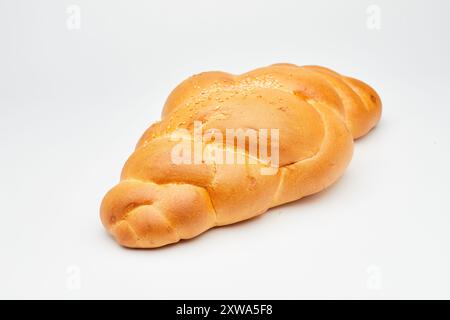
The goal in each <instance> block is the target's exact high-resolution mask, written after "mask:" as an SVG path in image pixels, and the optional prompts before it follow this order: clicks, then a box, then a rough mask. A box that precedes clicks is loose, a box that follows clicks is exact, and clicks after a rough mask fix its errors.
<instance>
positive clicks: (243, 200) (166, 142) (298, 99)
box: [100, 64, 381, 248]
mask: <svg viewBox="0 0 450 320" xmlns="http://www.w3.org/2000/svg"><path fill="white" fill-rule="evenodd" d="M380 116H381V101H380V98H379V97H378V95H377V93H376V92H375V91H374V90H373V89H372V88H371V87H369V86H368V85H367V84H365V83H363V82H361V81H358V80H356V79H352V78H348V77H345V76H342V75H340V74H338V73H335V72H333V71H331V70H329V69H326V68H323V67H317V66H305V67H298V66H295V65H291V64H276V65H272V66H269V67H264V68H260V69H256V70H253V71H251V72H248V73H245V74H242V75H240V76H234V75H231V74H228V73H224V72H205V73H201V74H198V75H195V76H193V77H191V78H189V79H187V80H185V81H184V82H182V83H181V84H180V85H179V86H178V87H176V88H175V90H174V91H173V92H172V93H171V94H170V96H169V97H168V99H167V101H166V104H165V106H164V109H163V113H162V120H161V121H160V122H157V123H155V124H153V125H152V126H151V127H150V128H149V129H148V130H147V131H146V132H145V133H144V135H143V136H142V138H141V139H140V141H139V142H138V144H137V147H136V150H135V151H134V153H133V154H132V155H131V156H130V158H129V159H128V161H127V162H126V164H125V166H124V168H123V171H122V175H121V181H120V183H119V184H118V185H116V186H115V187H114V188H112V190H110V191H109V192H108V193H107V194H106V196H105V198H104V199H103V202H102V205H101V209H100V211H101V213H100V215H101V220H102V223H103V225H104V226H105V228H106V229H107V230H108V231H109V232H110V233H111V234H112V235H113V236H114V237H115V238H116V240H117V241H118V242H119V243H120V244H122V245H123V246H126V247H134V248H154V247H160V246H164V245H167V244H170V243H175V242H178V241H179V240H181V239H189V238H193V237H195V236H197V235H199V234H200V233H202V232H204V231H206V230H208V229H210V228H212V227H215V226H222V225H226V224H231V223H235V222H238V221H242V220H245V219H249V218H251V217H254V216H257V215H259V214H261V213H263V212H265V211H267V210H268V209H269V208H271V207H274V206H277V205H280V204H283V203H287V202H290V201H294V200H297V199H300V198H302V197H304V196H307V195H310V194H313V193H316V192H319V191H321V190H323V189H325V188H326V187H328V186H329V185H330V184H332V183H333V182H334V181H336V180H337V179H338V178H339V177H340V176H341V175H342V173H343V171H344V169H345V168H346V166H347V165H348V163H349V161H350V159H351V156H352V150H353V140H354V139H356V138H359V137H361V136H363V135H365V134H366V133H367V132H369V130H370V129H372V128H373V127H374V126H375V125H376V124H377V122H378V121H379V119H380ZM194 121H201V122H202V126H203V129H204V130H208V129H213V130H218V131H222V132H225V131H226V130H227V129H229V128H232V129H239V128H244V129H248V128H252V129H255V130H257V129H262V128H266V129H272V128H276V129H278V130H279V142H278V144H279V151H278V152H279V169H278V170H276V171H275V172H274V173H273V174H261V172H262V171H261V168H262V167H264V166H267V165H268V164H267V162H265V161H262V159H253V160H254V161H248V160H250V157H251V155H250V154H249V149H248V146H247V144H246V145H245V147H244V148H242V147H241V148H240V147H236V146H234V145H229V144H218V143H216V147H217V148H218V149H216V152H217V150H220V152H224V153H226V154H231V155H232V156H233V157H234V155H236V154H240V155H243V156H244V157H245V159H246V161H245V162H244V163H232V164H229V163H219V162H214V161H212V162H211V161H202V162H200V163H178V164H177V163H174V162H173V158H171V157H172V156H173V154H172V152H173V150H174V148H176V145H177V143H180V142H179V141H180V140H176V139H175V140H176V141H175V140H174V139H173V134H174V132H177V130H179V129H183V130H184V131H183V132H185V133H186V132H187V133H192V132H193V130H194V127H193V123H194ZM183 139H184V140H186V141H191V140H190V139H191V138H189V137H181V140H183ZM203 143H204V144H214V141H212V140H210V141H206V142H205V141H203Z"/></svg>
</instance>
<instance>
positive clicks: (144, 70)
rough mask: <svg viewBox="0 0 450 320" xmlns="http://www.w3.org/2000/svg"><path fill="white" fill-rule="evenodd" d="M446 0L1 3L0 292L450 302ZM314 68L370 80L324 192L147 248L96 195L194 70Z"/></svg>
mask: <svg viewBox="0 0 450 320" xmlns="http://www.w3.org/2000/svg"><path fill="white" fill-rule="evenodd" d="M449 12H450V3H449V2H448V1H437V0H436V1H425V0H421V1H381V0H373V1H356V0H355V1H350V0H348V1H331V0H330V1H298V0H297V1H261V0H258V1H256V0H250V1H235V0H228V1H206V0H204V1H199V0H193V1H181V0H180V1H173V0H172V1H120V2H119V1H106V0H96V1H87V0H73V1H61V0H58V1H57V0H54V1H50V0H42V1H23V0H9V1H8V0H1V1H0V143H1V149H0V150H1V157H0V176H1V183H0V197H1V198H0V200H1V204H2V206H1V210H0V214H1V224H0V226H1V228H2V230H1V232H0V247H1V258H0V259H1V261H0V262H1V263H0V271H1V272H0V298H63V299H72V298H74V299H78V298H153V299H164V298H166V299H167V298H179V299H197V298H234V299H240V298H254V299H264V298H267V299H278V298H287V299H295V298H374V299H382V298H450V290H449V286H450V273H449V272H448V270H450V250H449V246H450V233H449V230H450V217H449V213H450V205H449V201H448V193H449V186H448V181H449V180H450V170H449V163H450V142H449V137H450V129H449V126H448V118H449V116H450V108H449V105H448V103H449V101H450V90H449V89H450V61H449V58H448V57H449V56H450V41H449V39H450V19H449V18H448V16H449ZM277 62H290V63H295V64H299V65H303V64H318V65H323V66H327V67H330V68H332V69H335V70H336V71H338V72H341V73H343V74H346V75H350V76H353V77H356V78H359V79H361V80H363V81H366V82H367V83H369V84H370V85H372V86H373V87H374V88H375V89H376V90H377V91H378V92H379V94H380V96H381V98H382V101H383V105H384V109H383V116H382V120H381V122H380V124H379V126H378V127H377V128H376V129H375V130H374V131H373V132H371V133H370V134H369V135H368V136H366V137H364V138H363V139H361V140H359V141H357V142H356V147H355V152H354V158H353V160H352V162H351V164H350V166H349V168H348V169H347V171H346V174H345V175H344V177H343V178H342V179H341V180H340V181H339V182H338V183H336V184H335V185H333V186H332V187H331V188H330V189H328V190H326V191H324V192H322V193H320V194H318V195H315V196H311V197H308V198H305V199H302V200H300V201H297V202H294V203H291V204H288V205H284V206H281V207H279V208H275V209H272V210H270V211H269V212H268V213H266V214H264V215H263V216H261V217H258V218H256V219H252V220H251V221H248V222H243V223H239V224H237V225H233V226H228V227H223V228H219V229H214V230H211V231H208V232H207V233H205V234H204V235H202V236H200V237H198V238H196V239H194V240H191V241H185V242H182V243H180V244H177V245H173V246H168V247H165V248H162V249H158V250H151V251H149V250H127V249H124V248H121V247H120V246H118V245H117V244H116V243H115V242H114V241H113V240H112V239H111V238H110V237H109V236H108V235H107V234H106V232H105V230H104V229H103V227H102V226H101V224H100V220H99V216H98V209H99V204H100V201H101V199H102V197H103V195H104V193H105V192H106V191H107V190H108V189H109V188H110V187H111V186H113V185H114V184H115V183H116V182H117V181H118V179H119V173H120V170H121V167H122V165H123V163H124V162H125V160H126V159H127V157H128V156H129V155H130V153H131V152H132V150H133V147H134V145H135V143H136V142H137V139H138V138H139V137H140V135H141V133H142V132H143V131H144V130H145V129H146V128H147V127H148V126H149V125H150V124H151V123H152V122H154V121H157V120H158V119H159V116H160V111H161V109H162V105H163V103H164V101H165V98H166V97H167V95H168V94H169V93H170V91H171V90H172V89H173V88H174V87H175V86H176V85H177V84H178V83H179V82H180V81H182V80H183V79H185V78H186V77H188V76H190V75H192V74H194V73H199V72H202V71H208V70H224V71H228V72H232V73H242V72H246V71H249V70H251V69H253V68H256V67H260V66H265V65H269V64H272V63H277Z"/></svg>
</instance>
